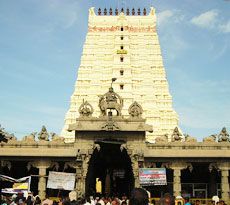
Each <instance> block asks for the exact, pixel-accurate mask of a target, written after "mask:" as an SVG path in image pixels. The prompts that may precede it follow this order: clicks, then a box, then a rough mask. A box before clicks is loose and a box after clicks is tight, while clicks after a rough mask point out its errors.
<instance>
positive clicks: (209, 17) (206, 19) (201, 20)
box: [191, 10, 218, 29]
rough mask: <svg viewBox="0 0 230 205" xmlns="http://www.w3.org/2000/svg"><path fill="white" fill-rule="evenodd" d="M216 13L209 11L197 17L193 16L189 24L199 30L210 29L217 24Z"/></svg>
mask: <svg viewBox="0 0 230 205" xmlns="http://www.w3.org/2000/svg"><path fill="white" fill-rule="evenodd" d="M217 17H218V11H217V10H210V11H207V12H204V13H202V14H200V15H199V16H195V17H193V18H192V19H191V23H193V24H194V25H196V26H199V27H201V28H208V29H211V28H213V27H214V25H215V24H216V22H217Z"/></svg>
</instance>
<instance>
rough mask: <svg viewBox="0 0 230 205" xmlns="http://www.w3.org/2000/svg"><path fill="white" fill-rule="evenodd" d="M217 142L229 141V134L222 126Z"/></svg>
mask: <svg viewBox="0 0 230 205" xmlns="http://www.w3.org/2000/svg"><path fill="white" fill-rule="evenodd" d="M218 142H229V134H228V132H227V129H226V127H223V128H222V130H221V132H220V134H219V135H218Z"/></svg>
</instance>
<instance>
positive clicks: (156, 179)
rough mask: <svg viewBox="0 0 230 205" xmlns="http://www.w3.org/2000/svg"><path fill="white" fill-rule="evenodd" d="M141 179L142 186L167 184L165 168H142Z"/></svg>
mask: <svg viewBox="0 0 230 205" xmlns="http://www.w3.org/2000/svg"><path fill="white" fill-rule="evenodd" d="M139 179H140V184H141V185H142V186H151V185H167V178H166V169H165V168H140V169H139Z"/></svg>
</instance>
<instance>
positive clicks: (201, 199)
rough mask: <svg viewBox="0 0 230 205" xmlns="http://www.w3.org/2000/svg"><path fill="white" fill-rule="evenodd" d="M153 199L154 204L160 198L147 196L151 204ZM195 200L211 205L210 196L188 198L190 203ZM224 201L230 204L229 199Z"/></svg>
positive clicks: (193, 202) (203, 204) (202, 204)
mask: <svg viewBox="0 0 230 205" xmlns="http://www.w3.org/2000/svg"><path fill="white" fill-rule="evenodd" d="M153 200H154V201H155V204H157V202H158V201H159V200H160V198H155V197H153V198H149V202H150V203H151V204H153V203H152V201H153ZM196 200H199V201H200V204H201V205H212V199H211V198H190V203H192V204H195V202H196ZM220 200H221V199H220ZM225 203H226V204H230V200H228V201H225Z"/></svg>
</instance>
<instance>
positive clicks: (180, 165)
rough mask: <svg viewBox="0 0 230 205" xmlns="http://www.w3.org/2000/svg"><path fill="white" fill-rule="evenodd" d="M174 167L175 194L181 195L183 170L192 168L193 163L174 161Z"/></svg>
mask: <svg viewBox="0 0 230 205" xmlns="http://www.w3.org/2000/svg"><path fill="white" fill-rule="evenodd" d="M169 168H171V169H173V195H174V196H175V197H177V196H181V170H183V169H187V168H189V169H190V170H192V164H191V163H186V162H173V163H172V164H170V167H169Z"/></svg>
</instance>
